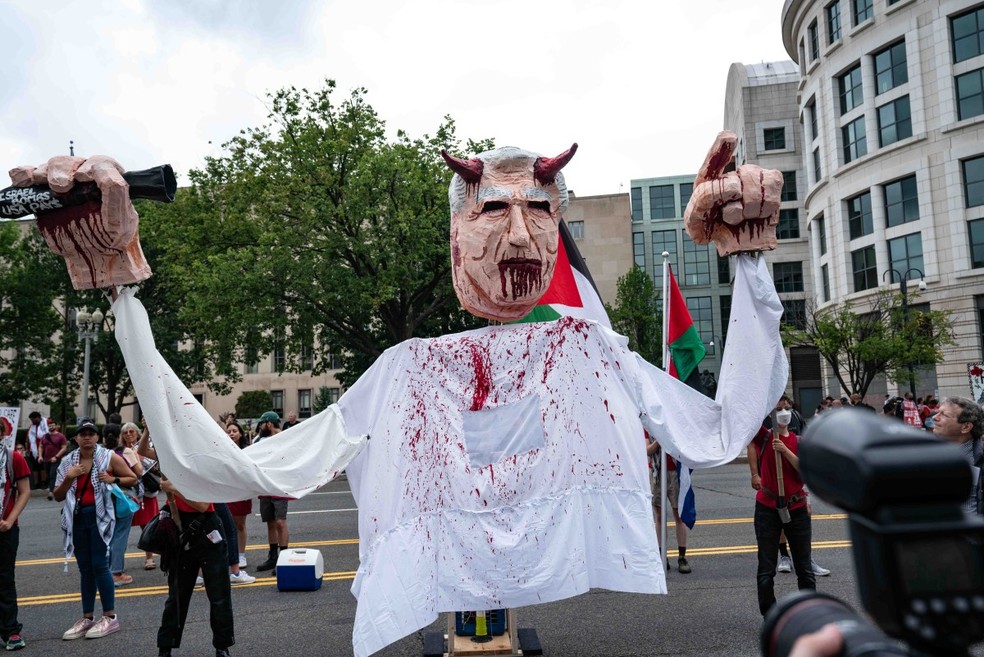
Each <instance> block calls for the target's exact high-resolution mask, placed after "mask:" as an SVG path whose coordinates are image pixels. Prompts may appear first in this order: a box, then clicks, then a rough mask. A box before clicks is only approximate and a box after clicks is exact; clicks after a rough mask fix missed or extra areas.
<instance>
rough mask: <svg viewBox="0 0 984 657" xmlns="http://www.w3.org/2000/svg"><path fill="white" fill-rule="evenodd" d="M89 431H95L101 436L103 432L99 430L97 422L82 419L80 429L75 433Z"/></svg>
mask: <svg viewBox="0 0 984 657" xmlns="http://www.w3.org/2000/svg"><path fill="white" fill-rule="evenodd" d="M89 432H91V433H94V434H96V435H97V436H101V435H102V433H101V432H100V431H99V427H97V426H96V423H95V422H93V421H92V420H88V419H86V420H82V421H81V422H80V423H79V428H78V430H77V431H76V432H75V433H76V435H77V434H80V433H89Z"/></svg>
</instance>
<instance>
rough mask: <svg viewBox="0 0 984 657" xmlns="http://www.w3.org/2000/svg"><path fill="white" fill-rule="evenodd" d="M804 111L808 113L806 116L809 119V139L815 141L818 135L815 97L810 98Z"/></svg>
mask: <svg viewBox="0 0 984 657" xmlns="http://www.w3.org/2000/svg"><path fill="white" fill-rule="evenodd" d="M806 113H807V114H808V115H809V116H808V117H807V118H809V120H810V141H811V142H813V141H816V139H817V137H819V136H820V135H819V133H818V130H819V129H818V127H817V123H818V122H819V118H818V117H817V99H816V98H811V99H810V104H809V105H807V106H806Z"/></svg>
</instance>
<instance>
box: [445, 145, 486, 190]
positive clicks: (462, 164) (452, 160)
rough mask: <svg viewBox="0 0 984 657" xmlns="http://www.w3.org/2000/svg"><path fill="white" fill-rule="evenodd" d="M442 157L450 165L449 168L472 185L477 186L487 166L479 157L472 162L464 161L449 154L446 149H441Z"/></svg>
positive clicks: (471, 160)
mask: <svg viewBox="0 0 984 657" xmlns="http://www.w3.org/2000/svg"><path fill="white" fill-rule="evenodd" d="M441 157H443V158H444V161H445V162H447V163H448V168H449V169H451V170H452V171H454V172H455V173H456V174H458V175H459V176H461V177H462V178H463V179H464V181H465V182H466V183H468V184H470V185H476V184H478V182H479V181H480V180H481V179H482V171H483V170H484V168H485V164H484V163H483V162H482V161H481V160H480V159H478V158H477V157H475V158H472V159H470V160H463V159H461V158H460V157H455V156H454V155H451V154H449V153H448V152H447V151H446V150H445V149H443V148H442V149H441Z"/></svg>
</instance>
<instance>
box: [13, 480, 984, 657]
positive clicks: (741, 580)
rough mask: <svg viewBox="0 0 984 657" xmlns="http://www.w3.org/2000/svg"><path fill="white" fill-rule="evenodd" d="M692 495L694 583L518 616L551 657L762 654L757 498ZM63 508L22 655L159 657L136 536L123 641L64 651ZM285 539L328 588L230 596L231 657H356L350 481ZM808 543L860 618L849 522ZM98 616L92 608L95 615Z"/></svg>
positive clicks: (833, 516)
mask: <svg viewBox="0 0 984 657" xmlns="http://www.w3.org/2000/svg"><path fill="white" fill-rule="evenodd" d="M694 484H695V489H696V494H697V508H698V521H697V526H696V528H695V529H694V531H693V532H692V534H691V538H690V547H689V550H688V557H689V559H690V562H691V564H692V566H693V573H692V574H689V575H681V574H679V573H677V572H675V569H674V571H673V572H671V573H669V575H668V586H669V589H670V594H669V595H666V596H649V595H632V594H625V593H614V592H610V591H603V590H596V591H592V592H590V593H588V594H585V595H582V596H579V597H577V598H573V599H570V600H564V601H561V602H557V603H552V604H545V605H540V606H536V607H524V608H521V609H519V610H518V612H517V613H518V621H519V622H518V625H519V626H520V627H533V628H535V629H536V631H537V633H538V634H539V638H540V641H541V643H542V645H543V649H544V654H545V655H548V656H558V657H559V656H563V657H637V656H638V657H641V656H650V655H680V656H693V657H714V656H722V657H725V656H727V657H737V656H742V655H756V654H758V641H759V629H760V626H761V618H760V616H759V613H758V609H757V605H756V595H755V567H756V559H755V545H754V544H755V538H754V532H753V528H752V519H751V514H752V508H753V501H752V498H753V491H752V490H751V488H750V486H749V483H748V468H747V466H746V465H745V464H744V463H734V464H731V465H728V466H724V467H721V468H717V469H715V470H711V471H701V472H696V473H695V474H694ZM60 506H61V505H60V504H58V503H56V502H49V501H48V500H46V499H45V498H44V497H33V498H32V500H31V502H30V504H29V505H28V507H27V510H26V511H25V514H24V516H22V520H21V543H20V551H19V553H18V563H17V587H18V599H19V603H20V620H21V622H22V623H23V624H24V635H25V637H26V639H27V642H28V648H27V650H28V651H30V653H33V654H49V655H80V656H88V655H110V654H111V655H115V656H117V657H137V656H139V655H151V656H152V655H156V654H157V650H156V647H155V646H156V643H155V641H156V633H157V627H158V623H159V621H160V614H161V609H162V607H163V604H164V598H165V596H166V582H165V580H164V576H163V575H162V574H161V572H160V571H159V570H158V571H150V572H147V571H144V570H142V565H143V555H142V553H138V552H137V550H136V541H137V538H138V532H137V530H136V529H134V530H133V533H132V534H131V540H130V549H131V552H130V553H128V555H127V568H128V572H129V573H130V574H131V575H132V576H133V577H134V583H133V584H132V585H130V586H128V587H125V588H122V589H117V603H116V608H117V610H118V613H119V614H120V620H121V623H122V630H121V631H120V632H118V633H116V634H113V635H111V636H108V637H105V638H102V639H94V640H84V639H82V640H78V641H73V642H65V641H62V640H61V634H62V632H64V631H65V630H66V629H67V628H68V627H69V626H70V625H71V624H72V623H73V622H74V621H75V620H76V619H77V618H78V617H79V616H80V615H81V603H80V601H79V595H78V591H79V578H78V570H77V568H76V566H75V564H74V562H71V563H69V564H67V570H66V563H65V560H64V558H63V557H62V556H61V554H62V553H61V545H62V539H61V530H60V529H59V512H60ZM254 507H256V505H255V504H254ZM288 526H289V528H290V532H291V545H292V546H294V547H301V546H305V547H314V548H317V549H319V550H321V552H322V553H323V555H324V558H325V578H324V580H325V581H324V584H323V586H322V588H321V590H319V591H315V592H278V591H277V589H276V586H275V583H274V580H273V578H270V577H263V578H261V579H258V580H257V582H256V583H255V584H250V585H245V586H238V587H234V590H233V605H234V608H235V614H236V645H235V646H233V648H232V649H231V652H232V654H233V655H235V656H237V657H241V656H257V657H259V656H264V657H265V656H267V655H272V654H275V655H277V656H278V657H294V656H303V655H331V656H334V655H351V654H352V648H351V633H352V621H353V619H354V617H355V606H356V601H355V598H354V597H353V596H352V594H351V593H350V591H349V589H350V587H351V584H352V579H353V577H354V575H355V572H354V571H355V570H356V568H357V567H358V522H357V514H356V509H355V504H354V503H353V500H352V496H351V494H350V493H349V490H348V485H347V482H346V481H345V479H344V478H341V479H339V480H336V481H334V482H332V483H330V484H329V485H328V486H326V487H325V488H324V489H322V490H321V491H318V492H316V493H313V494H311V495H309V496H308V497H306V498H304V499H302V500H298V501H295V502H291V505H290V515H289V518H288ZM248 528H249V536H250V545H249V550H248V552H247V558H248V560H249V562H250V564H251V566H250V567H249V568H248V569H247V570H249V571H250V572H251V573H252V574H254V575H259V574H260V573H255V572H253V571H254V569H253V565H255V564H257V563H259V562H261V561H262V560H263V559H264V558H265V556H266V530H265V525H263V524H262V523H261V522H260V519H259V517H258V516H257V517H251V518H250V519H249V521H248ZM669 533H670V545H671V549H670V554H671V556H675V554H676V549H675V542H674V539H673V532H672V528H671V530H670V532H669ZM813 533H814V543H813V547H814V556H815V559H816V560H817V561H818V562H819V563H821V564H822V565H824V566H826V567H827V568H829V569H831V571H833V572H832V574H831V575H830V576H829V577H825V578H821V579H820V580H819V588H820V590H821V591H824V592H827V593H830V594H832V595H835V596H838V597H840V598H842V599H844V600H846V601H847V602H849V603H850V604H851V605H853V606H855V607H857V605H858V601H857V596H856V593H855V590H854V576H853V571H852V568H853V566H852V560H851V553H850V546H849V543H848V542H847V540H846V539H847V526H846V522H845V520H844V516H843V514H841V513H840V512H839V511H838V510H837V509H834V508H832V507H830V506H828V505H826V504H824V503H823V502H820V501H815V505H814V520H813ZM673 563H674V564H675V559H674V560H673ZM795 588H796V582H795V576H794V575H791V574H779V575H777V594H780V595H781V594H783V593H787V592H792V591H794V590H795ZM99 609H100V607H99V602H98V599H97V602H96V611H97V613H98V611H99ZM445 623H446V621H445V619H444V617H443V616H442V617H441V619H440V620H438V621H437V622H435V623H434V624H433V625H432V626H430V627H429V628H427V629H425V630H424V631H443V628H444V627H445ZM422 636H423V632H420V633H416V634H413V635H410V636H408V637H406V638H405V639H403V640H401V641H399V642H397V643H395V644H393V645H391V646H389V647H388V648H386V649H384V650H382V651H380V652H379V653H377V655H379V656H380V657H396V656H411V655H412V656H415V657H416V656H419V655H421V653H422V645H423V640H422ZM30 653H27V652H25V653H24V654H30ZM212 654H213V649H212V647H211V632H210V630H209V625H208V611H207V605H206V600H205V595H204V592H196V594H195V595H194V596H193V598H192V604H191V608H190V610H189V616H188V625H187V627H186V630H185V634H184V640H183V643H182V648H181V649H180V650H178V651H175V655H203V656H210V655H212ZM975 654H978V653H975ZM980 654H984V652H982V653H980Z"/></svg>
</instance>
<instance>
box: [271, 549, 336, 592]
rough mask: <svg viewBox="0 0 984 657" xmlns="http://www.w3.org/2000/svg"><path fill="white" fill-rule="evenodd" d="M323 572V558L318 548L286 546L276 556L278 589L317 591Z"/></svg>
mask: <svg viewBox="0 0 984 657" xmlns="http://www.w3.org/2000/svg"><path fill="white" fill-rule="evenodd" d="M324 574H325V560H324V557H322V556H321V552H320V551H319V550H309V549H306V548H288V549H286V550H281V551H280V556H279V557H278V558H277V590H278V591H317V590H318V589H320V588H321V576H322V575H324Z"/></svg>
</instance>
